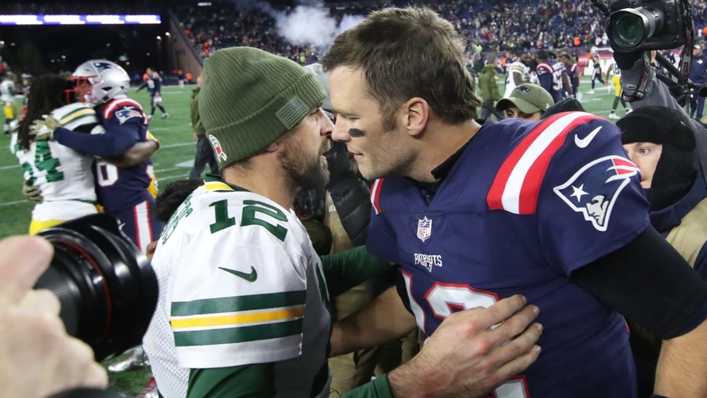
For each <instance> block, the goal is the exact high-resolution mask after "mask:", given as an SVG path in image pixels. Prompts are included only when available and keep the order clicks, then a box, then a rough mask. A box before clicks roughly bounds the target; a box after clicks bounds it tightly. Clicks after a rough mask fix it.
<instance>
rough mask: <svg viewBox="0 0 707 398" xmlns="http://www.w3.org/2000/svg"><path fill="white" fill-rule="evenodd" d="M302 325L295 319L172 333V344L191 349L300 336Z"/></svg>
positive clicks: (301, 321)
mask: <svg viewBox="0 0 707 398" xmlns="http://www.w3.org/2000/svg"><path fill="white" fill-rule="evenodd" d="M302 323H303V320H302V319H296V320H292V321H286V322H278V323H270V324H265V325H255V326H243V327H237V328H227V329H211V330H197V331H190V332H174V343H175V345H176V346H177V347H193V346H205V345H216V344H234V343H247V342H249V341H257V340H270V339H276V338H282V337H287V336H293V335H297V334H301V333H302Z"/></svg>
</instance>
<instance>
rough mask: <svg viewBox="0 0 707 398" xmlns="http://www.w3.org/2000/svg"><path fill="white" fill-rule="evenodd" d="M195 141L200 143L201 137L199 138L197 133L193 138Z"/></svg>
mask: <svg viewBox="0 0 707 398" xmlns="http://www.w3.org/2000/svg"><path fill="white" fill-rule="evenodd" d="M193 141H194V142H197V141H199V136H198V135H196V133H194V138H193Z"/></svg>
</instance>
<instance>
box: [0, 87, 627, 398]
mask: <svg viewBox="0 0 707 398" xmlns="http://www.w3.org/2000/svg"><path fill="white" fill-rule="evenodd" d="M192 87H193V86H192ZM192 87H185V88H182V89H180V88H178V87H165V88H164V89H163V99H164V106H165V108H166V109H167V111H168V112H169V114H170V117H169V119H160V111H159V110H157V111H156V112H155V118H154V119H153V120H152V121H151V122H150V131H151V132H152V133H153V134H154V135H155V136H157V137H158V138H159V139H160V140H161V141H162V148H161V149H160V150H159V151H158V152H157V153H156V154H155V155H154V156H153V158H152V159H153V161H154V165H155V175H156V176H157V178H158V182H159V185H160V186H161V187H164V186H165V185H167V184H169V183H170V182H171V181H174V180H176V179H180V178H185V177H186V176H187V175H188V174H189V171H190V170H191V167H192V163H193V159H194V154H195V153H196V144H195V142H194V141H193V135H194V132H193V130H192V129H191V123H190V120H191V119H190V115H189V112H190V108H189V99H190V97H191V92H192ZM589 87H590V86H589V81H585V80H583V81H582V85H581V86H580V92H582V93H586V91H588V90H589ZM500 90H501V93H503V87H501V89H500ZM595 92H596V93H595V94H593V95H586V94H585V95H584V97H583V99H582V104H583V106H584V107H585V109H586V110H587V111H588V112H590V113H594V114H596V115H599V116H604V117H606V116H608V115H609V111H610V110H611V105H612V103H613V99H614V90H613V89H612V90H611V91H609V90H607V88H606V87H604V86H601V87H600V86H597V88H596V89H595ZM130 97H131V98H134V99H136V100H137V101H139V102H140V103H141V104H142V105H143V107H144V109H145V110H146V111H147V112H149V110H150V101H149V96H148V94H147V93H146V92H141V93H138V94H135V93H134V91H132V92H131V93H130ZM20 102H21V101H20V100H18V104H19V103H20ZM618 114H619V115H620V116H623V115H624V112H623V110H621V109H620V110H619V111H618ZM0 121H2V122H3V123H4V120H3V119H0ZM0 145H1V146H2V147H3V148H5V149H4V150H0V171H1V172H2V175H3V177H2V178H1V179H0V220H2V223H0V225H1V227H0V238H3V237H6V236H8V235H15V234H25V233H27V231H28V228H29V223H30V215H31V210H32V205H31V204H29V203H28V202H26V201H24V200H23V198H22V194H21V191H20V189H21V184H22V173H21V169H20V166H19V164H18V162H17V159H16V158H15V157H14V156H13V155H12V154H11V153H10V150H9V145H10V137H9V136H7V135H0ZM111 362H112V361H111ZM149 377H150V375H149V372H148V371H147V370H144V369H143V370H131V371H127V372H124V373H120V374H117V375H111V387H112V388H114V389H116V390H119V391H123V392H127V393H131V394H137V393H139V392H140V391H141V390H142V388H143V387H144V386H145V384H146V383H147V381H148V380H149Z"/></svg>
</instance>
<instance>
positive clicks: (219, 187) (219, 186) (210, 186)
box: [204, 181, 234, 192]
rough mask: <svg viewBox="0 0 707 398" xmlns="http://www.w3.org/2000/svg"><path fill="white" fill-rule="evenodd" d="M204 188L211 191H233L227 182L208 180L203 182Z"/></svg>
mask: <svg viewBox="0 0 707 398" xmlns="http://www.w3.org/2000/svg"><path fill="white" fill-rule="evenodd" d="M204 188H206V190H207V191H209V192H213V191H217V192H218V191H233V190H234V189H233V188H231V187H230V186H229V185H228V184H226V183H223V182H219V181H210V182H206V183H204Z"/></svg>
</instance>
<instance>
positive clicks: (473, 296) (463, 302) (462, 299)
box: [401, 271, 530, 398]
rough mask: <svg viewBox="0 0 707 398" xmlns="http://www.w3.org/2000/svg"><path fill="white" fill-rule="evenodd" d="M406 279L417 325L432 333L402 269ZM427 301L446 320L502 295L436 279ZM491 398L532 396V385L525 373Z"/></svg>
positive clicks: (439, 316)
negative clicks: (453, 314) (530, 389)
mask: <svg viewBox="0 0 707 398" xmlns="http://www.w3.org/2000/svg"><path fill="white" fill-rule="evenodd" d="M401 272H402V274H403V279H404V280H405V290H406V291H407V294H408V298H409V299H410V300H409V302H410V309H411V310H412V313H413V315H415V320H416V321H417V326H419V327H420V329H422V330H424V331H425V333H427V334H428V335H430V334H431V333H430V332H429V330H428V329H427V328H426V325H425V323H426V322H425V321H426V318H425V311H424V310H423V309H422V307H421V304H420V303H418V302H417V301H415V298H414V297H413V293H412V275H410V274H408V273H407V272H404V271H401ZM424 297H425V302H424V303H422V305H427V307H428V308H429V312H428V313H431V314H433V315H434V317H435V318H439V319H444V318H446V317H448V316H450V315H452V313H453V312H456V311H463V310H468V309H471V308H476V307H484V308H488V307H490V306H492V305H494V304H495V303H496V302H497V301H498V296H497V295H496V294H494V293H492V292H487V291H483V290H476V289H474V288H472V287H471V286H469V285H462V284H456V283H442V282H435V283H434V285H432V287H431V288H430V290H428V291H427V293H426V294H425V296H424ZM496 327H498V325H496V326H494V328H496ZM488 398H530V394H529V393H528V385H527V382H526V380H525V376H517V377H514V378H512V379H510V380H509V381H507V382H506V383H504V384H502V385H501V386H499V387H498V388H497V389H496V390H494V392H493V394H492V395H490V396H489V397H488Z"/></svg>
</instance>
